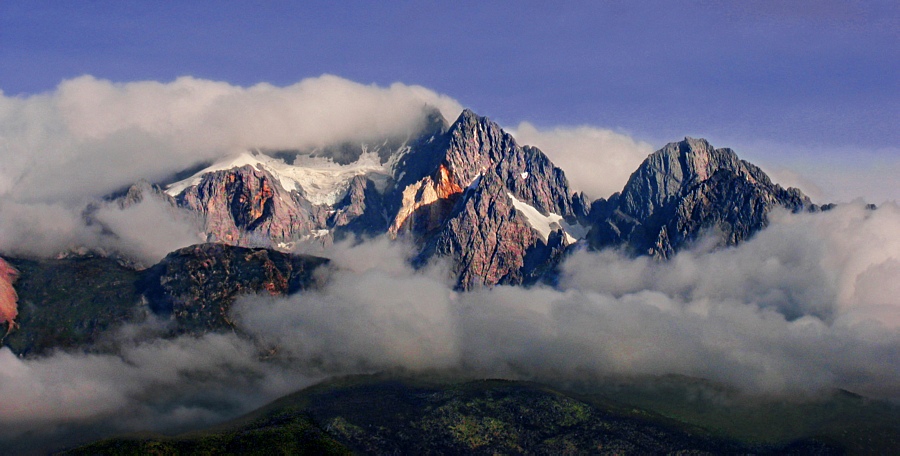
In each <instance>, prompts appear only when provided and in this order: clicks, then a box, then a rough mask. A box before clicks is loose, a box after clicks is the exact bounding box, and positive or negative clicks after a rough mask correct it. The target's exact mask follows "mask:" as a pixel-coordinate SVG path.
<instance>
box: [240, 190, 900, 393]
mask: <svg viewBox="0 0 900 456" xmlns="http://www.w3.org/2000/svg"><path fill="white" fill-rule="evenodd" d="M898 229H900V208H898V207H897V206H896V205H887V206H885V207H883V208H882V209H880V210H878V211H867V210H865V209H863V208H862V207H856V206H852V207H845V208H840V209H837V210H835V211H833V212H829V213H825V214H803V215H790V214H780V216H778V217H776V219H775V221H774V222H773V224H772V226H771V227H770V228H769V229H767V230H765V231H763V232H762V233H761V234H760V235H758V236H757V237H756V238H754V239H752V240H751V241H749V242H747V243H745V244H742V245H741V246H739V247H737V248H730V249H725V250H715V251H704V250H696V251H688V252H684V253H682V254H679V255H677V256H676V257H675V259H674V260H672V261H671V262H668V263H660V262H657V261H655V260H651V259H649V258H637V259H632V258H627V257H623V256H621V255H620V254H618V253H616V252H613V251H606V252H599V253H593V252H587V251H582V252H578V253H576V254H575V255H574V256H572V257H571V258H570V259H569V260H568V261H567V262H566V263H565V265H564V271H565V273H564V275H563V280H562V283H561V285H560V286H559V287H557V288H545V287H537V288H532V289H524V288H519V287H496V288H494V289H491V290H483V291H477V292H469V293H456V292H453V291H452V289H451V287H450V286H449V285H448V283H447V281H446V275H445V274H441V273H440V269H438V270H437V271H438V272H436V273H435V272H431V273H425V274H417V273H413V272H412V271H404V270H402V269H397V268H393V269H391V270H385V269H384V268H381V267H363V268H359V267H357V266H358V263H356V265H357V266H354V263H353V261H354V260H352V259H351V260H350V261H351V264H350V265H348V269H347V270H345V271H344V272H339V273H337V274H336V276H335V277H333V280H332V281H331V282H329V284H328V285H327V287H326V288H325V290H324V291H321V292H310V293H303V294H300V295H297V296H294V297H290V298H287V299H271V298H267V299H249V300H247V301H246V302H245V303H244V304H243V305H241V306H238V308H237V309H236V318H237V321H238V322H239V323H240V324H241V325H242V327H243V328H244V329H246V330H248V331H249V332H250V333H252V334H254V335H256V337H258V338H259V339H260V340H263V341H265V343H267V344H272V345H276V346H280V347H284V348H285V350H286V353H287V354H289V355H290V356H293V357H295V358H296V359H297V360H300V361H301V362H304V361H305V362H309V361H310V360H312V359H314V360H315V364H316V365H317V366H326V367H330V368H331V369H333V371H334V372H344V371H347V370H354V369H360V368H368V369H386V368H391V367H397V366H402V367H404V368H408V369H425V368H429V369H450V368H453V369H460V370H462V371H467V372H476V373H478V374H476V375H484V376H501V377H513V378H525V379H536V380H542V381H550V382H555V381H560V380H561V379H572V380H575V379H591V378H595V379H596V378H602V377H604V376H607V375H665V374H672V373H675V374H682V375H687V376H693V377H701V378H706V379H711V380H713V381H716V382H719V383H722V384H725V385H729V386H731V387H735V388H738V389H740V390H742V391H745V392H747V393H752V394H764V395H775V396H796V395H800V396H814V395H817V394H820V393H822V392H827V391H831V390H833V389H835V388H844V389H848V390H851V391H855V392H859V393H862V394H868V395H873V396H876V397H888V398H894V399H900V395H898V391H900V331H898V329H900V301H898V298H897V296H900V293H898V291H900V290H898V288H897V284H896V283H895V282H896V280H895V279H896V277H898V276H900V242H898V241H897V240H896V239H895V237H894V235H893V234H892V233H896V232H897V230H898ZM387 249H388V250H389V249H390V248H389V247H388V248H387ZM357 253H358V255H351V256H348V257H347V258H348V259H350V258H355V257H369V255H362V254H361V253H362V252H357ZM370 254H371V252H370ZM392 256H394V257H396V255H392V254H385V255H381V256H379V258H390V257H392ZM367 261H368V260H367ZM338 262H339V263H340V261H338ZM344 264H345V265H347V263H344ZM892 278H893V279H892Z"/></svg>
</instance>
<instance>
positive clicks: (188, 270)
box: [138, 244, 328, 334]
mask: <svg viewBox="0 0 900 456" xmlns="http://www.w3.org/2000/svg"><path fill="white" fill-rule="evenodd" d="M327 262H328V260H326V259H324V258H319V257H313V256H306V255H289V254H286V253H282V252H278V251H276V250H272V249H265V248H246V247H235V246H230V245H225V244H199V245H194V246H190V247H185V248H183V249H178V250H176V251H174V252H172V253H170V254H168V255H166V257H165V258H164V259H163V260H162V261H161V262H159V263H158V264H157V265H155V266H153V267H151V268H150V269H148V270H147V271H146V273H144V274H143V275H142V276H141V281H140V283H139V284H138V287H139V288H140V291H141V292H142V293H143V294H144V296H146V297H147V299H148V300H149V304H150V308H151V309H152V310H153V311H154V312H156V313H157V314H161V315H171V316H173V317H174V319H175V321H177V322H178V327H179V328H178V330H179V331H183V332H191V333H195V334H202V333H204V332H208V331H211V330H221V329H231V328H233V324H232V323H231V322H230V321H229V320H228V310H229V308H230V306H231V304H232V303H234V301H235V299H237V297H238V296H240V295H242V294H248V293H268V294H271V295H279V296H283V295H286V294H290V293H295V292H297V291H300V290H302V289H305V288H307V287H309V286H310V285H311V284H312V283H313V271H314V270H315V269H316V268H317V267H319V266H321V265H323V264H325V263H327Z"/></svg>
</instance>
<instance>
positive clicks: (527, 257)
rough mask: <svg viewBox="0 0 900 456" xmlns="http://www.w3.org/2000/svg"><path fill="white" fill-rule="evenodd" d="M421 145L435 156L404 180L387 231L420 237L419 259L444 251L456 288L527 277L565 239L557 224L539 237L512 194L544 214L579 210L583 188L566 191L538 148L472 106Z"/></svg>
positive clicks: (573, 215)
mask: <svg viewBox="0 0 900 456" xmlns="http://www.w3.org/2000/svg"><path fill="white" fill-rule="evenodd" d="M439 148H443V149H444V150H443V151H440V152H436V150H438V149H439ZM422 153H423V155H425V157H426V159H431V160H434V159H435V157H438V156H440V157H441V159H440V160H439V161H438V162H437V164H435V166H434V168H433V169H432V170H430V172H428V173H427V174H426V175H424V176H422V177H421V178H420V179H418V180H414V181H412V182H411V183H409V184H408V185H406V186H405V187H404V188H403V190H402V197H401V202H400V204H399V205H398V209H397V211H396V217H395V218H394V222H393V224H392V225H391V230H390V231H391V233H392V234H394V235H403V234H412V235H413V237H414V239H416V240H417V241H418V242H420V243H421V244H422V245H423V248H422V251H421V254H420V255H419V256H418V257H417V262H418V263H425V262H427V261H428V260H430V259H431V258H432V257H434V256H440V257H449V258H450V259H451V265H452V269H453V272H454V273H455V274H456V278H457V286H458V288H461V289H471V288H477V287H481V286H491V285H496V284H498V283H509V284H521V283H529V282H531V281H533V280H534V279H535V274H537V272H538V271H542V270H544V269H546V268H547V267H548V265H549V264H552V263H553V261H555V259H556V258H557V257H558V253H559V252H561V251H562V247H564V246H565V244H566V243H567V242H568V241H567V240H566V239H567V238H566V236H564V235H563V233H562V232H559V233H555V234H554V235H552V236H547V238H544V237H543V236H542V235H541V234H539V233H538V232H537V231H536V230H535V227H533V226H532V225H531V224H530V222H529V220H528V218H527V217H525V216H524V215H523V214H522V213H520V212H519V211H518V210H517V209H516V208H515V205H514V204H513V200H512V198H516V199H517V200H519V201H520V202H522V203H524V204H525V205H528V206H531V207H532V208H534V209H535V210H536V211H537V212H538V213H540V214H542V215H543V216H548V215H550V214H556V215H559V216H561V217H564V218H567V219H569V220H571V221H572V222H575V221H576V219H579V218H580V217H583V216H584V214H585V208H586V206H587V205H586V204H585V202H584V199H583V196H581V195H575V194H573V193H572V192H570V191H569V186H568V181H567V180H566V177H565V173H564V172H563V171H562V170H561V169H559V168H557V167H555V166H553V163H551V162H550V160H549V159H548V158H547V157H546V155H544V154H543V152H541V151H540V150H539V149H537V148H534V147H527V146H526V147H520V146H519V145H518V144H516V141H515V139H513V137H512V136H510V135H509V134H508V133H506V132H504V131H503V130H502V129H501V128H500V127H499V126H498V125H497V124H495V123H494V122H491V121H490V120H488V119H487V118H484V117H479V116H477V115H475V114H474V113H473V112H472V111H469V110H466V111H463V113H462V114H461V115H460V116H459V118H458V119H457V120H456V122H454V123H453V125H452V126H451V127H450V129H449V130H448V131H447V133H446V134H445V135H444V136H443V138H437V139H435V140H434V141H433V142H432V144H431V147H430V148H427V149H424V150H423V152H422ZM404 176H405V177H407V178H408V176H409V175H408V174H405V175H404Z"/></svg>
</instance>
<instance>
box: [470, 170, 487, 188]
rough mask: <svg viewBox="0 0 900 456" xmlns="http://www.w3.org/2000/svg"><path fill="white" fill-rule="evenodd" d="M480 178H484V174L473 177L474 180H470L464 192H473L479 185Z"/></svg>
mask: <svg viewBox="0 0 900 456" xmlns="http://www.w3.org/2000/svg"><path fill="white" fill-rule="evenodd" d="M481 176H484V173H478V175H477V176H475V179H472V182H469V186H468V187H466V191H469V190H475V188H477V187H478V184H480V183H481Z"/></svg>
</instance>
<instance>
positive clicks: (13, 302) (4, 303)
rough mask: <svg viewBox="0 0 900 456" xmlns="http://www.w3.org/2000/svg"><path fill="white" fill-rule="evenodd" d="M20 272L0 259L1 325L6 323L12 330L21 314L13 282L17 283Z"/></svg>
mask: <svg viewBox="0 0 900 456" xmlns="http://www.w3.org/2000/svg"><path fill="white" fill-rule="evenodd" d="M18 275H19V272H18V271H16V269H15V268H13V267H12V266H10V265H9V264H8V263H7V262H6V261H4V260H3V258H0V323H6V325H7V329H11V328H12V327H13V326H14V325H15V322H16V316H17V315H18V314H19V311H18V309H19V307H18V300H19V297H18V295H17V294H16V290H15V288H13V282H15V281H16V278H17V277H18Z"/></svg>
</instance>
